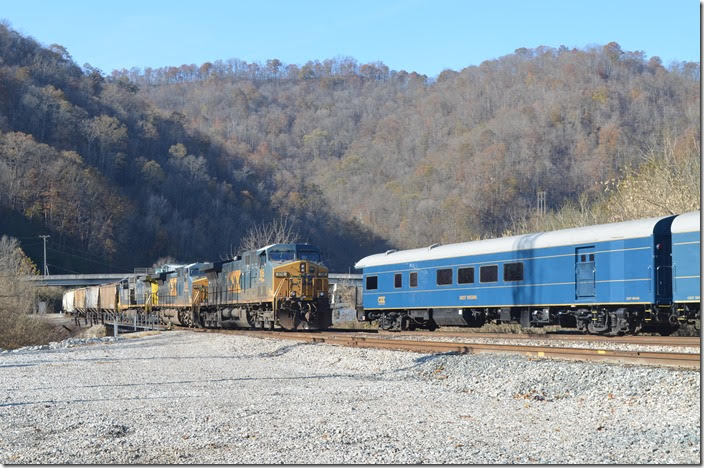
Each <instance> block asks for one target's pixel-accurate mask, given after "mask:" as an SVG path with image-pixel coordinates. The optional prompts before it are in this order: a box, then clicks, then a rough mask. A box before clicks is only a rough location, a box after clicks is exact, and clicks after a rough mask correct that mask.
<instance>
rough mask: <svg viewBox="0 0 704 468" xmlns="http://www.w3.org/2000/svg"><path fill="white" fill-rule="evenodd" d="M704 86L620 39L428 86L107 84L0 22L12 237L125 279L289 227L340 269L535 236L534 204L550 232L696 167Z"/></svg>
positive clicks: (317, 72) (453, 75) (415, 80)
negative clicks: (53, 247) (261, 228)
mask: <svg viewBox="0 0 704 468" xmlns="http://www.w3.org/2000/svg"><path fill="white" fill-rule="evenodd" d="M699 80H700V76H699V64H698V63H689V62H688V63H675V64H671V65H669V66H667V67H665V66H663V64H662V63H661V61H660V60H659V59H658V58H657V57H653V58H648V57H646V56H645V55H644V54H643V53H642V52H638V51H624V50H622V49H621V48H620V47H619V45H618V44H615V43H610V44H607V45H605V46H592V47H589V48H585V49H567V48H565V47H561V48H559V49H553V48H548V47H539V48H537V49H519V50H516V51H515V52H514V53H513V54H509V55H507V56H504V57H501V58H498V59H495V60H488V61H485V62H483V63H482V64H480V65H478V66H470V67H467V68H465V69H463V70H461V71H451V70H447V71H445V72H443V73H442V74H440V75H439V76H438V77H436V78H434V79H430V78H428V77H426V76H423V75H419V74H417V73H413V72H410V73H409V72H406V71H394V70H389V69H388V67H386V66H385V65H383V64H382V63H372V64H359V63H357V62H356V61H355V60H354V59H352V58H336V59H330V60H325V61H323V62H320V61H315V62H309V63H307V64H303V65H292V64H288V65H287V64H283V63H281V62H280V61H279V60H276V59H271V60H268V61H266V63H265V64H259V63H246V62H243V61H241V60H237V59H231V60H227V61H217V62H213V63H206V64H202V65H199V66H196V65H182V66H178V67H166V68H160V69H145V70H139V69H133V70H129V71H128V70H123V71H115V72H113V73H111V74H109V75H106V74H104V73H102V72H101V71H100V70H97V69H95V68H93V67H91V66H90V65H88V64H86V65H84V66H83V67H79V66H78V65H76V64H75V63H74V62H73V61H72V59H71V57H70V55H69V53H68V51H66V50H65V49H64V48H63V47H61V46H57V45H52V46H50V47H48V48H45V47H42V46H40V45H39V44H37V43H36V42H35V41H33V40H32V39H30V38H25V37H22V36H21V35H19V34H18V33H16V32H14V31H12V30H11V29H9V28H7V27H4V26H0V190H1V192H0V210H3V216H2V218H0V219H4V220H5V221H1V220H0V229H1V230H4V231H5V232H7V233H9V234H13V233H12V232H8V231H9V230H12V229H14V230H15V231H17V232H21V233H24V234H26V233H35V234H37V233H38V232H35V231H37V230H38V229H39V228H40V227H45V228H47V229H49V230H50V231H51V233H52V236H55V237H52V239H54V240H55V241H57V242H59V247H60V248H63V252H66V253H74V254H80V255H81V256H85V255H88V256H89V257H90V258H94V259H97V258H104V259H105V262H106V263H109V265H103V266H99V265H98V264H96V263H93V264H91V263H80V258H79V257H70V256H66V257H65V258H63V261H65V262H67V263H66V264H65V265H64V266H65V267H66V268H69V269H70V268H78V269H81V271H84V270H86V269H89V268H93V269H102V270H109V269H111V268H112V269H113V271H114V270H115V269H116V268H115V267H116V266H118V265H119V266H121V267H129V268H131V267H132V266H140V265H141V266H144V265H150V264H151V263H152V262H154V261H155V260H156V259H157V258H159V257H163V256H167V255H169V256H172V257H175V258H177V259H179V260H183V261H191V260H204V259H217V258H219V256H222V255H223V254H224V253H226V252H228V251H230V249H231V247H232V245H235V246H236V245H237V244H238V239H239V238H240V237H241V236H242V235H243V234H244V233H245V232H246V231H247V230H248V229H249V228H250V227H251V226H252V224H254V223H261V222H267V221H268V220H271V219H275V218H276V217H278V216H281V215H282V214H286V215H289V216H290V217H291V219H293V220H295V224H296V226H297V228H298V229H299V230H300V231H301V233H302V236H303V238H305V239H307V240H309V241H310V242H313V243H316V244H319V245H321V247H322V248H323V250H324V252H325V254H326V255H327V258H328V262H329V263H330V265H331V266H332V267H333V270H338V271H339V270H344V271H346V270H347V268H348V267H349V265H352V264H353V263H354V261H355V260H357V259H359V258H360V257H362V256H364V255H367V254H370V253H374V252H378V251H379V250H383V249H385V248H390V247H399V248H409V247H417V246H421V245H428V244H431V243H434V242H456V241H464V240H469V239H474V238H480V237H489V236H496V235H501V234H503V233H505V232H509V231H512V230H516V229H519V230H520V229H521V228H525V229H530V228H535V227H540V223H539V222H536V220H535V219H534V209H535V199H536V192H537V191H539V190H542V191H545V192H546V198H547V207H548V216H547V217H546V219H553V218H554V216H555V214H556V213H559V212H560V210H564V209H566V208H565V207H566V206H567V207H568V208H569V207H573V205H574V202H575V201H576V200H578V199H579V200H580V201H581V205H580V206H582V211H583V212H584V211H585V210H586V211H588V210H589V207H591V206H604V203H605V202H604V200H605V197H608V196H611V195H608V194H606V195H605V191H606V189H607V188H608V187H609V185H608V183H607V182H608V181H612V185H618V184H619V183H620V184H621V185H620V186H619V187H620V188H621V189H624V187H626V185H627V184H626V182H627V181H631V182H629V183H633V181H645V182H643V183H648V182H647V181H648V180H651V179H648V178H647V177H646V176H643V175H639V174H640V172H639V171H641V170H642V171H645V172H646V173H647V171H648V170H649V171H650V172H653V171H655V172H657V170H655V169H652V167H656V168H657V167H660V166H659V164H660V165H661V164H664V165H665V166H672V165H673V164H674V165H678V164H679V166H680V167H685V166H686V164H690V163H691V162H692V161H693V160H694V159H697V164H698V152H699V144H700V142H699V131H698V129H699V118H700V117H699V100H700V95H699ZM685 162H686V164H685ZM692 164H693V163H692ZM686 167H687V168H688V169H687V170H689V168H694V166H692V165H691V164H690V165H689V166H686ZM697 167H698V166H697ZM649 168H651V169H649ZM648 174H649V173H648ZM646 175H647V174H646ZM628 177H630V179H628ZM638 177H640V178H638ZM696 178H698V172H697V174H696ZM614 181H616V182H614ZM619 181H620V182H619ZM624 184H626V185H624ZM688 187H690V188H691V184H690V185H688ZM611 193H613V187H612V192H611ZM691 199H693V197H691ZM691 199H688V200H687V201H685V202H681V203H679V205H677V207H678V208H677V209H680V208H681V207H682V206H687V207H689V206H691V205H692V203H693V202H692V201H691ZM697 200H698V197H697ZM668 203H669V202H668V201H667V200H663V201H662V203H661V205H663V206H661V207H660V208H659V210H660V211H659V212H658V208H655V209H653V208H652V207H651V208H649V211H647V213H648V214H651V213H652V212H656V214H667V212H668V210H669V209H671V208H668V206H667V205H668ZM600 204H601V205H600ZM585 207H586V208H585ZM694 208H698V203H697V206H696V207H693V208H692V209H694ZM570 209H572V208H570ZM632 214H633V213H632ZM634 215H635V216H637V214H634ZM550 216H553V218H550ZM610 216H611V217H613V215H610ZM570 219H573V220H576V218H574V217H573V218H570ZM585 219H589V218H588V217H587V218H585ZM594 219H597V220H598V219H600V218H598V217H596V218H594ZM15 235H17V233H15ZM27 250H29V249H27ZM29 251H30V252H31V250H29ZM70 259H73V260H74V261H75V262H78V263H71V264H69V260H70ZM117 269H119V268H117Z"/></svg>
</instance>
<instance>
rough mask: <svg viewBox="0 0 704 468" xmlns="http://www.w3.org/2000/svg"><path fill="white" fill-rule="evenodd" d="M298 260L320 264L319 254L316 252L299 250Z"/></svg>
mask: <svg viewBox="0 0 704 468" xmlns="http://www.w3.org/2000/svg"><path fill="white" fill-rule="evenodd" d="M298 260H308V261H309V262H320V252H318V251H317V250H299V251H298Z"/></svg>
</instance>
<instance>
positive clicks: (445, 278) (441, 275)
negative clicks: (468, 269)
mask: <svg viewBox="0 0 704 468" xmlns="http://www.w3.org/2000/svg"><path fill="white" fill-rule="evenodd" d="M437 283H438V284H452V268H443V269H442V270H438V271H437Z"/></svg>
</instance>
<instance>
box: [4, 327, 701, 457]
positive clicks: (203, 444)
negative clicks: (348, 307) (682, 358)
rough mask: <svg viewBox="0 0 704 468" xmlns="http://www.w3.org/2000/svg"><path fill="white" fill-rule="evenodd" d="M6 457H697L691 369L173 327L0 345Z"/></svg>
mask: <svg viewBox="0 0 704 468" xmlns="http://www.w3.org/2000/svg"><path fill="white" fill-rule="evenodd" d="M0 368H2V369H1V370H0V372H1V373H2V374H1V375H2V381H1V383H0V387H2V389H3V391H2V393H0V462H1V463H123V464H126V463H201V464H212V463H280V462H284V463H328V464H329V463H480V464H487V463H627V464H632V463H700V373H699V372H697V371H680V370H672V369H666V368H654V367H637V366H630V367H629V366H617V365H609V364H599V363H580V362H569V361H564V362H563V361H552V360H530V359H528V358H525V357H521V356H505V355H485V354H481V355H448V354H443V355H421V354H414V353H405V352H393V351H383V350H364V349H351V348H342V347H334V346H330V345H324V344H304V343H299V342H294V341H276V340H273V339H257V338H251V337H244V336H235V335H216V334H202V333H195V332H168V333H161V334H157V335H152V336H144V337H138V338H131V339H121V340H118V341H108V340H105V341H99V340H93V343H87V344H79V343H78V342H74V343H73V344H71V345H68V344H67V343H61V344H56V345H54V346H53V348H52V347H48V348H46V349H36V350H20V351H18V352H5V353H1V354H0Z"/></svg>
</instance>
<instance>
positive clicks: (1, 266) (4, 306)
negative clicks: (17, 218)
mask: <svg viewBox="0 0 704 468" xmlns="http://www.w3.org/2000/svg"><path fill="white" fill-rule="evenodd" d="M36 273H37V270H36V268H35V267H34V265H33V264H32V262H31V261H30V260H29V259H28V258H27V257H26V256H25V254H24V252H23V251H22V249H21V248H20V244H19V242H18V241H17V239H15V238H13V237H8V236H2V237H1V238H0V310H6V311H9V312H13V313H29V312H31V311H32V309H33V308H34V302H35V297H36V293H37V292H36V288H35V287H34V286H31V285H30V284H29V283H27V282H24V281H20V276H24V275H31V274H36Z"/></svg>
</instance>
